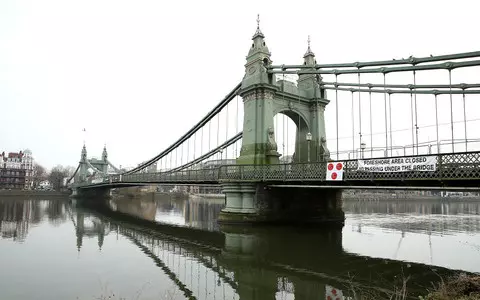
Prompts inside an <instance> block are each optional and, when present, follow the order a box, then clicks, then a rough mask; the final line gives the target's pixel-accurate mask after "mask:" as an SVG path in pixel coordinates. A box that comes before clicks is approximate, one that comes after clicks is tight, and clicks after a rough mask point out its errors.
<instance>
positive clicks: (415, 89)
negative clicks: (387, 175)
mask: <svg viewBox="0 0 480 300" xmlns="http://www.w3.org/2000/svg"><path fill="white" fill-rule="evenodd" d="M416 85H417V72H416V71H415V70H413V86H414V88H413V90H414V92H416V91H417V88H416ZM413 97H414V102H415V135H416V139H417V155H418V142H419V141H418V129H419V128H418V107H417V93H414V96H413Z"/></svg>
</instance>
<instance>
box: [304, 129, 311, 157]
mask: <svg viewBox="0 0 480 300" xmlns="http://www.w3.org/2000/svg"><path fill="white" fill-rule="evenodd" d="M305 138H306V139H307V143H308V148H307V151H308V153H307V161H308V162H309V163H310V142H311V141H312V134H311V133H310V132H307V136H306V137H305Z"/></svg>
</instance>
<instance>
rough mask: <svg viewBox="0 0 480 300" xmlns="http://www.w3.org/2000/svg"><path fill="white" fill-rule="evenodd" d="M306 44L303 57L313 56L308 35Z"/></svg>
mask: <svg viewBox="0 0 480 300" xmlns="http://www.w3.org/2000/svg"><path fill="white" fill-rule="evenodd" d="M307 44H308V48H307V52H305V55H304V56H303V57H304V58H305V57H307V56H315V54H314V53H313V52H312V49H310V35H309V36H308V39H307Z"/></svg>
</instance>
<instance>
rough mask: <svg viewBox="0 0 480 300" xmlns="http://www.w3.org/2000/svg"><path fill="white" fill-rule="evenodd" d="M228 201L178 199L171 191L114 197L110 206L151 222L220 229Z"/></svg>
mask: <svg viewBox="0 0 480 300" xmlns="http://www.w3.org/2000/svg"><path fill="white" fill-rule="evenodd" d="M224 203H225V200H224V199H223V198H218V197H217V198H203V197H196V196H191V197H190V198H188V199H178V198H175V197H172V196H170V195H168V194H167V195H165V194H157V195H156V194H151V195H149V196H144V197H141V198H135V199H128V198H116V199H112V200H111V201H109V206H110V208H111V209H112V210H114V211H119V212H122V213H128V214H130V215H133V216H136V217H139V218H142V219H145V220H149V221H153V220H154V221H157V222H162V223H168V224H173V225H181V226H187V227H194V228H198V229H203V230H209V231H218V230H219V227H218V224H217V216H218V214H219V213H220V210H221V209H222V208H223V206H224Z"/></svg>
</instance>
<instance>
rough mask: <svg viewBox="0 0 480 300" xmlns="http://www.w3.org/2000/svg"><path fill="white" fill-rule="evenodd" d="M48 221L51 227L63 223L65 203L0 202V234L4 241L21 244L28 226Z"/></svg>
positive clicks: (41, 201)
mask: <svg viewBox="0 0 480 300" xmlns="http://www.w3.org/2000/svg"><path fill="white" fill-rule="evenodd" d="M45 218H46V219H48V221H49V223H50V224H52V225H58V224H60V223H63V222H65V220H66V215H65V202H64V201H61V200H58V201H47V200H23V199H8V200H0V233H1V237H2V238H4V239H13V240H14V241H17V242H23V241H24V240H25V239H26V237H27V235H28V231H29V228H30V226H32V225H36V224H39V223H40V222H42V221H43V220H44V219H45Z"/></svg>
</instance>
